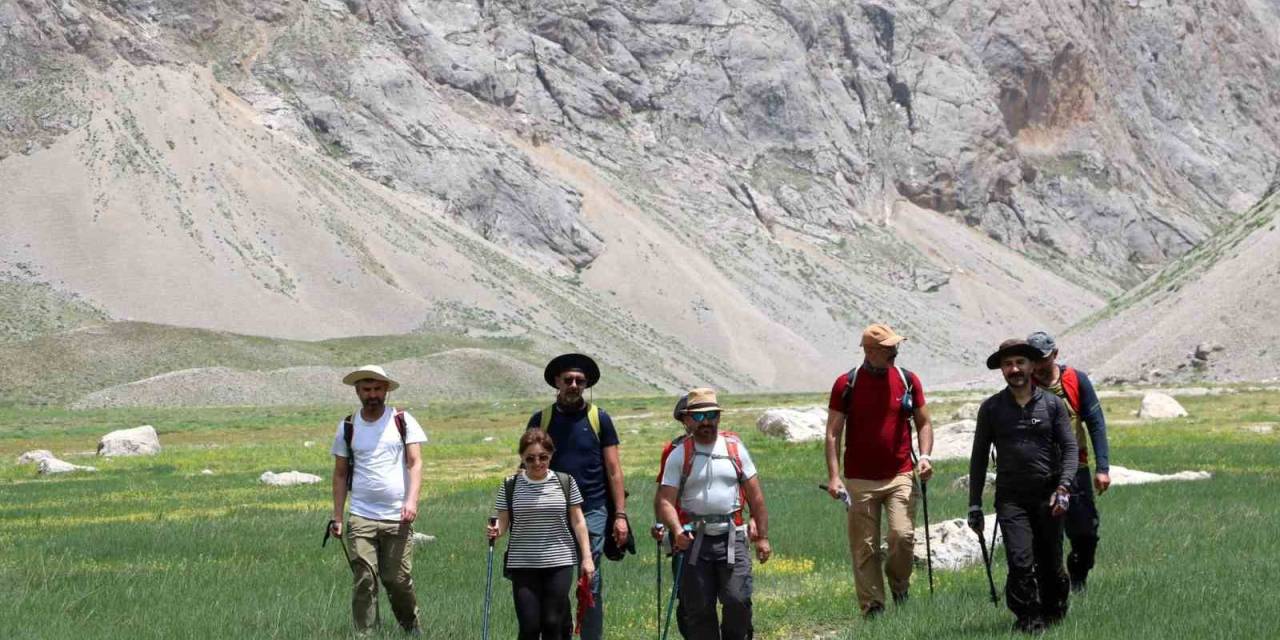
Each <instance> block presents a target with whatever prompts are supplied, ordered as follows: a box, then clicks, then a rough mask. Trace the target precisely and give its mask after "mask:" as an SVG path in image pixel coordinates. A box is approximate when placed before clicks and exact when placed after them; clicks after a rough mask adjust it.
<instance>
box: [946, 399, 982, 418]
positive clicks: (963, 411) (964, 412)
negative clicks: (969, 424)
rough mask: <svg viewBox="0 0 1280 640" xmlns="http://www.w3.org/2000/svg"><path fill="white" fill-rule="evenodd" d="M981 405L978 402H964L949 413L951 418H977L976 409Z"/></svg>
mask: <svg viewBox="0 0 1280 640" xmlns="http://www.w3.org/2000/svg"><path fill="white" fill-rule="evenodd" d="M981 407H982V403H980V402H966V403H964V404H962V405H960V407H959V408H958V409H956V410H955V411H954V412H952V414H951V419H952V420H977V419H978V409H979V408H981Z"/></svg>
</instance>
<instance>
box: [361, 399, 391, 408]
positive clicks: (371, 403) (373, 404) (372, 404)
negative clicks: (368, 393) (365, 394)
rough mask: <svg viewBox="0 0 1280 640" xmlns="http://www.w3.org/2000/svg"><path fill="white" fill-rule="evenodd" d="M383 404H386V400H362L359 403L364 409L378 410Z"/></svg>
mask: <svg viewBox="0 0 1280 640" xmlns="http://www.w3.org/2000/svg"><path fill="white" fill-rule="evenodd" d="M384 402H386V400H384V399H383V398H364V399H363V400H361V401H360V404H361V405H363V406H364V408H366V409H378V408H380V407H382V404H383V403H384Z"/></svg>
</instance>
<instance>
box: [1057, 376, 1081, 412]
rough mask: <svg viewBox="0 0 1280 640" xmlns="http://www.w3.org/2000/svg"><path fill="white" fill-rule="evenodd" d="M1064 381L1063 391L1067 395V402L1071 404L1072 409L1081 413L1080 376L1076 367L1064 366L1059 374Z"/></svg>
mask: <svg viewBox="0 0 1280 640" xmlns="http://www.w3.org/2000/svg"><path fill="white" fill-rule="evenodd" d="M1059 378H1060V380H1061V382H1062V391H1063V393H1065V394H1066V395H1067V402H1068V403H1069V404H1070V405H1071V409H1072V410H1073V411H1075V412H1076V413H1077V414H1079V413H1080V376H1079V375H1078V374H1077V373H1076V370H1075V369H1072V368H1071V367H1062V369H1061V372H1060V374H1059Z"/></svg>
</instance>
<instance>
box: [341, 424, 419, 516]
mask: <svg viewBox="0 0 1280 640" xmlns="http://www.w3.org/2000/svg"><path fill="white" fill-rule="evenodd" d="M395 413H396V410H395V408H394V407H386V408H385V409H384V410H383V412H382V417H380V418H378V419H377V420H375V421H374V422H366V421H365V420H364V418H362V417H360V412H359V411H356V412H355V415H354V416H353V417H352V422H354V423H355V430H354V433H353V434H352V436H351V448H352V449H353V450H354V452H355V476H354V477H353V478H352V481H351V513H352V515H357V516H360V517H361V518H369V519H370V520H393V521H398V520H400V510H401V509H403V508H404V497H405V492H406V491H407V490H408V487H409V468H408V466H406V465H405V463H404V450H405V446H407V445H410V444H415V443H421V442H426V441H427V434H426V432H424V431H423V430H422V426H421V425H419V424H418V421H417V420H414V419H413V416H411V415H409V413H408V412H405V414H404V423H405V424H404V426H405V429H404V436H405V437H404V443H403V444H402V443H401V442H400V431H399V430H397V429H396V424H395V418H394V416H395ZM330 452H331V453H333V455H335V456H341V457H343V458H345V457H347V442H346V440H345V439H344V438H343V433H342V421H341V420H340V421H338V431H337V434H335V435H334V437H333V448H331V449H330Z"/></svg>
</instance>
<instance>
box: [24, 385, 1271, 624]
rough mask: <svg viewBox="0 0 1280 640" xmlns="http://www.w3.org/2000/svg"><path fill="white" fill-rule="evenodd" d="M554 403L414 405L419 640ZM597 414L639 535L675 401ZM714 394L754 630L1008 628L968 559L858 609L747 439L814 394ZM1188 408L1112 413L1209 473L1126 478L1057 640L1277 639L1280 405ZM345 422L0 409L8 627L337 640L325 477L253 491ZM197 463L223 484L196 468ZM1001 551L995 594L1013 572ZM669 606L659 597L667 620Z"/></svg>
mask: <svg viewBox="0 0 1280 640" xmlns="http://www.w3.org/2000/svg"><path fill="white" fill-rule="evenodd" d="M548 399H549V398H540V399H533V400H530V401H527V402H510V401H505V402H501V403H472V404H436V405H432V406H428V407H419V408H414V407H410V409H411V410H413V411H414V413H415V415H417V416H418V417H419V419H420V420H421V421H422V422H423V424H424V426H426V428H427V430H428V433H429V435H430V437H431V442H430V443H429V445H428V446H427V447H426V448H425V449H424V456H425V459H426V464H425V471H424V490H423V500H422V505H421V511H420V515H419V521H418V524H417V525H416V527H415V528H416V529H417V530H418V531H421V532H423V533H428V534H431V535H435V536H437V538H438V539H437V541H436V542H435V543H433V544H429V545H425V546H423V547H422V548H420V549H418V550H417V551H416V552H415V567H414V573H415V579H416V582H417V591H418V596H419V599H420V606H421V608H422V618H423V622H424V631H425V632H426V633H425V635H426V636H427V637H432V638H451V639H461V638H479V637H480V626H481V620H480V618H481V602H482V595H483V590H484V577H485V549H486V545H485V542H484V536H483V525H484V519H485V516H486V514H487V513H488V511H489V507H490V505H491V504H492V501H493V493H494V491H495V490H496V487H497V485H498V483H499V481H500V478H501V477H502V476H503V475H504V474H506V473H509V471H510V470H511V469H512V468H513V466H514V465H515V462H516V456H515V453H514V444H515V441H516V439H517V437H518V434H519V433H520V430H521V428H522V426H523V424H524V420H525V418H526V417H527V415H528V414H529V412H531V411H532V410H534V409H536V408H537V407H538V406H539V404H542V403H545V402H547V401H548ZM600 400H601V404H602V405H603V406H604V407H605V408H606V409H607V410H609V411H610V413H612V414H613V415H614V417H615V418H616V419H617V426H618V429H619V433H620V435H621V437H622V439H623V449H622V458H623V463H624V465H625V467H626V473H627V485H628V488H629V490H630V492H631V495H632V497H631V504H630V506H629V509H628V511H629V512H630V513H631V514H632V517H633V521H632V524H633V526H635V527H636V528H637V529H638V530H644V529H647V527H648V526H649V525H650V524H651V523H652V517H651V515H650V512H651V510H650V509H649V506H648V505H649V504H650V501H651V499H652V496H653V477H654V475H655V473H656V465H657V456H658V452H659V449H660V447H661V444H662V442H663V441H664V440H666V439H668V438H669V437H670V436H671V435H672V434H673V433H674V432H675V431H676V430H677V427H676V425H675V423H674V422H672V421H671V420H670V417H669V413H668V412H669V408H670V404H671V402H672V400H673V399H671V398H618V399H608V398H602V399H600ZM724 400H725V401H726V405H727V408H729V409H731V410H734V409H736V410H734V411H731V412H730V413H728V414H726V416H725V419H724V423H725V424H724V426H725V428H731V429H734V430H737V431H739V432H740V433H742V434H743V435H744V439H745V440H746V442H747V444H748V446H749V447H750V448H751V451H752V453H753V455H754V457H755V460H756V463H757V465H758V467H759V469H760V472H761V478H762V481H763V483H764V488H765V492H766V496H767V498H768V503H769V508H770V516H771V538H772V542H773V545H774V551H775V555H774V558H773V559H772V560H771V561H770V562H769V563H768V564H766V565H763V566H761V565H757V566H756V570H755V576H756V582H755V584H756V595H755V612H756V619H755V622H756V629H757V637H759V638H762V639H783V638H814V637H822V638H853V637H863V636H865V635H867V634H874V635H876V636H879V637H887V638H908V637H912V638H923V637H929V638H935V639H936V638H984V637H992V636H1003V635H1006V634H1008V629H1009V627H1010V625H1011V623H1012V615H1011V614H1010V613H1009V612H1008V611H1007V610H1006V609H1005V608H1004V607H1003V606H1001V607H994V606H992V605H991V604H990V603H989V602H988V601H987V596H986V578H985V575H984V573H983V570H982V567H981V565H978V566H975V567H972V568H969V569H967V570H963V571H959V572H942V571H939V572H936V573H935V578H936V582H937V591H936V593H935V594H934V595H932V596H930V595H929V593H928V587H927V583H926V580H925V572H924V568H923V567H920V569H919V571H918V572H917V574H916V575H915V577H914V578H913V580H914V582H913V586H912V595H913V598H912V600H911V601H910V603H909V604H908V605H907V606H906V607H905V608H902V609H895V608H894V607H892V606H891V607H890V609H889V612H888V615H886V616H883V617H882V618H880V619H878V620H875V621H871V622H864V621H862V620H861V619H859V618H858V617H857V615H856V604H855V602H854V595H853V586H852V578H851V574H850V570H849V559H848V551H847V546H846V542H845V534H844V520H843V514H842V510H841V508H840V505H839V504H838V503H835V502H833V501H831V500H830V499H828V498H826V496H825V495H824V494H822V493H820V492H819V491H818V490H817V488H816V486H815V485H816V484H817V483H818V482H821V481H822V480H823V479H824V476H825V471H824V466H823V462H822V453H821V444H820V443H810V444H802V445H787V444H784V443H779V442H774V441H767V440H765V439H764V438H763V437H761V436H760V435H759V434H758V433H757V432H756V430H755V428H754V422H755V419H756V418H757V416H758V415H759V411H758V410H757V409H758V408H763V407H768V406H779V405H785V404H812V403H815V402H819V401H820V398H819V396H816V395H814V396H738V397H733V396H729V397H726V398H725V399H724ZM957 400H958V399H956V398H953V399H951V401H950V402H948V399H947V398H945V397H943V398H938V399H936V400H935V402H934V404H933V408H934V413H935V415H940V416H946V415H949V413H950V411H951V410H952V409H953V408H954V406H955V405H956V403H957ZM1182 401H1183V404H1184V406H1186V407H1187V409H1188V410H1189V411H1190V412H1191V415H1192V417H1191V418H1185V419H1179V420H1171V421H1165V422H1159V423H1146V424H1140V423H1137V422H1136V421H1134V420H1131V419H1130V418H1131V411H1132V410H1134V409H1136V408H1137V400H1136V399H1114V400H1109V401H1107V402H1106V409H1107V413H1108V416H1109V417H1110V418H1111V419H1112V420H1113V422H1114V423H1115V424H1113V426H1112V428H1111V443H1112V445H1111V446H1112V459H1113V462H1114V463H1116V464H1120V465H1123V466H1126V467H1130V468H1134V469H1141V470H1144V471H1153V472H1161V473H1170V472H1175V471H1180V470H1184V469H1203V470H1207V471H1211V472H1212V473H1213V474H1214V477H1213V479H1212V480H1209V481H1206V482H1191V483H1165V484H1156V485H1145V486H1123V487H1116V488H1113V489H1112V491H1111V492H1109V493H1108V494H1106V495H1105V496H1103V497H1102V498H1101V499H1100V500H1099V505H1100V509H1101V512H1102V520H1103V524H1102V537H1103V539H1102V544H1101V547H1100V550H1099V566H1098V568H1097V569H1096V570H1095V572H1094V574H1093V575H1092V577H1091V581H1090V591H1089V593H1087V594H1086V595H1084V596H1083V597H1080V598H1076V599H1074V600H1073V603H1072V609H1071V613H1070V615H1069V617H1068V618H1067V620H1066V621H1065V623H1064V624H1062V625H1061V626H1059V627H1057V628H1055V629H1053V630H1052V631H1051V632H1050V633H1049V634H1048V636H1049V637H1053V638H1064V639H1065V638H1089V639H1090V640H1093V639H1096V638H1099V637H1154V638H1274V637H1280V617H1278V616H1277V615H1276V614H1275V612H1276V611H1277V609H1278V608H1280V606H1278V605H1280V596H1277V595H1276V594H1275V591H1274V584H1273V582H1274V580H1273V579H1274V577H1275V576H1277V575H1280V554H1278V553H1276V551H1275V548H1274V545H1273V539H1274V532H1275V531H1276V530H1277V529H1280V446H1277V445H1278V444H1280V433H1275V432H1273V433H1269V434H1266V433H1255V432H1253V431H1250V430H1247V429H1245V428H1243V427H1244V426H1245V425H1249V424H1253V423H1273V424H1274V423H1280V393H1275V392H1258V393H1239V394H1232V395H1222V396H1206V397H1192V398H1183V399H1182ZM349 410H350V409H349V408H343V407H329V408H325V407H311V408H294V409H268V410H261V411H255V410H249V409H172V410H127V411H126V410H112V411H86V412H69V411H65V410H58V409H45V408H39V409H36V408H20V407H8V408H2V409H0V549H3V550H4V553H2V554H0V629H3V630H4V632H3V636H4V637H5V638H13V639H25V638H229V637H230V638H344V637H348V636H349V635H350V631H349V628H350V627H349V625H350V613H349V595H350V574H349V573H348V570H347V568H346V566H345V564H344V562H343V560H342V553H341V551H340V550H339V549H337V548H336V547H335V546H334V545H333V544H330V545H329V546H328V547H327V548H324V549H322V548H321V547H320V540H321V537H322V534H323V527H324V523H325V522H326V520H327V518H328V513H329V510H330V507H329V487H328V484H327V481H326V482H325V483H322V484H319V485H310V486H302V487H293V488H274V487H266V486H264V485H261V484H259V483H258V481H257V478H258V476H259V475H260V474H261V473H262V472H263V471H267V470H272V471H277V472H279V471H286V470H291V469H297V470H300V471H306V472H310V473H315V474H318V475H321V476H324V477H326V478H327V477H328V475H329V470H330V468H331V464H332V463H331V459H330V456H329V454H328V448H329V445H330V442H331V439H332V437H333V433H334V429H335V426H336V421H337V420H338V419H339V418H340V417H341V415H343V414H344V413H346V412H347V411H349ZM139 424H152V425H154V426H155V427H156V429H157V430H158V431H159V433H160V437H161V442H162V444H163V446H164V451H163V452H162V453H161V454H160V455H158V456H154V457H146V458H130V459H114V460H104V459H98V458H95V457H93V456H92V451H93V449H94V447H95V444H96V441H97V438H98V437H99V436H100V435H102V434H103V433H105V432H107V431H109V430H111V429H116V428H123V427H132V426H137V425H139ZM1276 426H1280V425H1276ZM488 437H493V440H492V441H488V442H486V438H488ZM307 441H311V442H314V443H315V444H314V445H313V446H310V447H307V446H304V442H307ZM36 448H45V449H51V450H53V451H54V452H55V454H58V455H59V456H60V457H63V458H64V459H67V460H69V461H71V462H75V463H77V464H90V465H95V466H97V467H99V471H98V472H97V473H78V474H68V475H62V476H55V477H39V476H37V475H36V473H35V469H34V465H24V466H16V465H15V464H14V459H15V457H16V456H17V455H18V454H20V453H21V452H23V451H26V450H29V449H36ZM965 466H966V464H965V463H964V462H962V461H951V462H942V463H940V464H939V465H938V476H937V478H936V479H935V481H934V482H933V483H931V485H930V488H931V491H930V505H929V506H930V516H931V520H932V521H933V522H935V523H936V522H940V521H942V520H943V519H946V518H957V517H961V516H963V515H964V511H965V505H964V502H965V496H964V495H963V494H962V493H961V492H960V491H958V490H953V489H951V488H950V484H951V482H952V480H954V479H955V478H956V477H958V476H959V475H961V474H962V473H964V471H965ZM206 468H207V469H211V470H212V471H213V472H214V475H212V476H204V475H201V473H200V472H201V470H202V469H206ZM987 500H988V502H987V504H988V508H989V506H990V496H988V498H987ZM647 540H648V539H647V538H641V540H640V544H639V551H640V553H639V554H638V555H636V556H633V557H629V558H628V559H627V560H625V561H624V562H622V563H613V562H605V563H604V564H605V566H604V568H603V570H604V572H605V580H606V584H607V586H606V591H607V596H606V625H607V627H606V628H607V631H608V634H609V637H611V638H619V639H624V640H632V639H640V638H656V637H657V629H656V626H655V621H654V562H655V559H654V547H653V545H652V543H649V542H647ZM500 554H501V543H500V545H499V553H498V555H499V556H500ZM997 556H998V560H997V563H996V568H995V571H996V580H997V587H998V588H999V587H1000V586H1001V585H1002V584H1003V582H1004V575H1005V571H1004V562H1003V558H1002V553H997ZM667 568H669V565H665V566H664V577H663V578H664V587H667V588H669V586H670V581H671V576H670V575H669V572H667V571H666V569H667ZM495 573H497V574H499V575H500V572H495ZM665 600H666V594H665V593H664V594H663V602H664V606H665ZM391 621H392V616H391V615H390V610H389V608H388V607H387V606H386V603H385V598H384V602H383V625H384V631H385V632H384V634H382V635H384V636H385V637H399V634H398V633H397V632H396V631H395V630H394V627H393V625H392V624H391ZM673 627H674V625H673ZM493 628H494V634H493V637H494V638H511V637H513V636H514V635H515V624H514V614H513V612H512V605H511V596H510V583H508V582H507V581H505V580H503V579H502V578H501V577H497V576H496V577H495V585H494V614H493ZM672 634H673V637H674V635H675V630H674V628H673V629H672Z"/></svg>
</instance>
